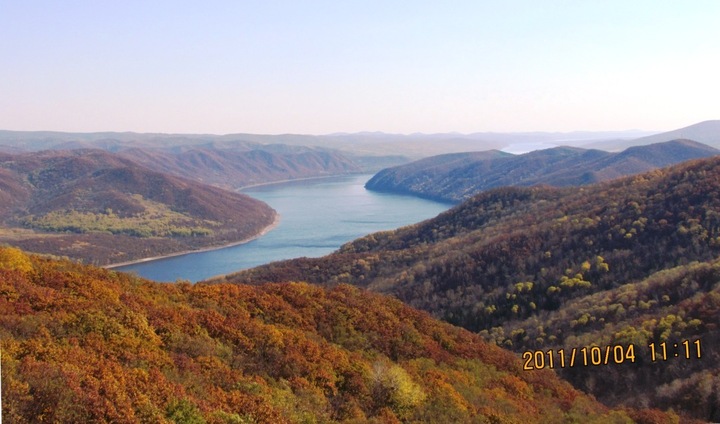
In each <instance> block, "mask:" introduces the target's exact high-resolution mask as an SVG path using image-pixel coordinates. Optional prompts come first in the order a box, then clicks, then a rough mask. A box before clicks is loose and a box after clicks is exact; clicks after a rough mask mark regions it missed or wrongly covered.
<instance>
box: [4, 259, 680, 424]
mask: <svg viewBox="0 0 720 424" xmlns="http://www.w3.org/2000/svg"><path fill="white" fill-rule="evenodd" d="M0 343H1V345H2V394H3V410H2V413H3V418H4V419H5V421H6V422H12V423H14V424H22V423H37V422H77V423H80V422H113V423H135V422H152V423H172V422H175V423H283V422H354V423H359V422H376V423H396V422H418V421H422V422H433V423H440V422H458V423H459V422H473V423H511V422H522V423H526V422H527V423H530V422H538V423H560V422H583V423H592V422H596V423H608V422H609V423H630V422H633V421H635V422H640V423H672V422H677V419H678V417H677V416H676V415H675V414H674V413H663V412H660V411H657V410H637V409H624V410H609V409H607V408H606V407H604V406H603V405H601V404H599V403H598V402H596V401H595V400H593V399H592V398H590V397H588V396H586V395H584V394H581V393H580V392H578V391H576V390H574V389H573V388H572V387H571V386H570V385H569V384H567V383H566V382H563V381H561V380H560V379H558V378H557V377H556V376H555V375H554V374H553V373H552V372H550V371H547V370H545V371H532V372H528V371H525V370H523V367H522V363H521V362H520V361H519V360H518V359H517V358H515V357H514V355H513V354H511V353H510V352H507V351H504V350H502V349H500V348H498V347H496V346H493V345H490V344H487V343H485V342H484V341H482V339H481V337H479V336H478V335H476V334H472V333H470V332H468V331H466V330H462V329H460V328H457V327H453V326H451V325H449V324H446V323H442V322H440V321H437V320H435V319H432V318H430V316H429V315H428V314H426V313H424V312H419V311H417V310H414V309H412V308H410V307H408V306H406V305H404V304H402V303H401V302H399V301H397V300H394V299H391V298H389V297H384V296H381V295H377V294H372V293H369V292H367V291H364V290H361V289H358V288H354V287H351V286H347V285H342V286H338V287H335V288H334V289H323V288H319V287H317V286H311V285H308V284H303V283H287V284H267V285H263V286H260V287H251V286H241V285H201V284H199V285H194V286H193V285H190V284H187V283H179V284H158V283H153V282H150V281H147V280H143V279H140V278H138V277H136V276H132V275H128V274H123V273H117V272H114V271H109V270H104V269H99V268H94V267H88V266H82V265H78V264H77V263H73V262H68V261H55V260H50V259H42V258H38V257H33V256H28V255H26V254H25V253H23V252H22V251H20V250H18V249H15V248H0Z"/></svg>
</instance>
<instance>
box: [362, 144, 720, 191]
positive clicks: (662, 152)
mask: <svg viewBox="0 0 720 424" xmlns="http://www.w3.org/2000/svg"><path fill="white" fill-rule="evenodd" d="M717 154H720V150H717V149H715V148H712V147H710V146H707V145H704V144H701V143H697V142H694V141H690V140H673V141H667V142H664V143H656V144H651V145H646V146H637V147H630V148H628V149H627V150H625V151H623V152H620V153H609V152H604V151H601V150H586V149H581V148H577V147H556V148H552V149H545V150H536V151H533V152H530V153H525V154H522V155H511V154H509V153H504V152H501V151H497V150H494V151H488V152H472V153H456V154H449V155H440V156H434V157H429V158H425V159H421V160H419V161H416V162H412V163H409V164H405V165H400V166H396V167H393V168H388V169H384V170H382V171H380V172H379V173H377V174H376V175H375V176H373V178H372V179H370V180H369V181H368V182H367V184H366V186H365V187H366V188H368V189H369V190H375V191H385V192H394V193H405V194H413V195H417V196H422V197H427V198H432V199H438V200H443V201H449V202H459V201H462V200H465V199H468V198H470V197H472V196H473V195H475V194H477V193H479V192H481V191H484V190H488V189H491V188H495V187H502V186H532V185H538V184H547V185H552V186H574V185H586V184H591V183H595V182H599V181H606V180H610V179H613V178H617V177H620V176H624V175H632V174H637V173H641V172H645V171H648V170H651V169H657V168H661V167H664V166H668V165H672V164H675V163H679V162H682V161H686V160H689V159H695V158H702V157H708V156H714V155H717Z"/></svg>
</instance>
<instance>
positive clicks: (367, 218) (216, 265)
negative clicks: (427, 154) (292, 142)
mask: <svg viewBox="0 0 720 424" xmlns="http://www.w3.org/2000/svg"><path fill="white" fill-rule="evenodd" d="M370 177H371V175H352V176H344V177H333V178H323V179H314V180H305V181H294V182H290V183H282V184H272V185H266V186H259V187H253V188H248V189H245V190H243V192H244V193H245V194H248V195H250V196H252V197H254V198H256V199H260V200H262V201H264V202H265V203H267V204H269V205H270V206H271V207H272V208H274V209H275V210H276V211H278V213H279V214H280V223H279V225H278V226H277V227H275V229H273V230H272V231H270V232H269V233H267V234H265V235H263V236H262V237H260V238H258V239H256V240H253V241H251V242H249V243H246V244H241V245H237V246H232V247H227V248H223V249H218V250H212V251H208V252H198V253H189V254H186V255H182V256H175V257H171V258H165V259H158V260H155V261H150V262H143V263H139V264H135V265H128V266H124V267H119V268H116V269H117V270H119V271H129V272H135V273H137V274H138V275H140V276H141V277H145V278H149V279H152V280H156V281H168V282H169V281H177V280H179V279H180V280H189V281H192V282H195V281H199V280H203V279H206V278H209V277H213V276H216V275H221V274H228V273H231V272H234V271H238V270H241V269H244V268H250V267H253V266H257V265H261V264H265V263H268V262H272V261H277V260H281V259H290V258H297V257H302V256H306V257H319V256H323V255H326V254H328V253H331V252H333V251H334V250H337V249H338V248H339V247H340V246H341V245H342V244H344V243H346V242H348V241H351V240H354V239H356V238H358V237H361V236H364V235H366V234H369V233H372V232H376V231H381V230H390V229H394V228H398V227H401V226H404V225H408V224H412V223H415V222H420V221H422V220H425V219H428V218H432V217H434V216H436V215H437V214H439V213H440V212H443V211H445V210H447V209H448V208H449V207H450V205H449V204H446V203H438V202H434V201H432V200H426V199H419V198H416V197H412V196H404V195H397V194H388V193H375V192H372V191H368V190H365V188H364V185H365V182H367V180H368V179H370Z"/></svg>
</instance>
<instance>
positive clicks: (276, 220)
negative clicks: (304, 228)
mask: <svg viewBox="0 0 720 424" xmlns="http://www.w3.org/2000/svg"><path fill="white" fill-rule="evenodd" d="M278 224H280V214H279V213H277V212H276V213H275V217H274V219H273V222H272V223H270V225H268V226H267V227H265V228H263V229H262V230H261V231H260V232H259V233H257V234H255V235H254V236H252V237H248V238H245V239H242V240H240V241H235V242H232V243H227V244H223V245H220V246H209V247H203V248H201V249H194V250H183V251H181V252H175V253H170V254H167V255H161V256H152V257H149V258H141V259H134V260H132V261H126V262H118V263H115V264H110V265H103V266H102V268H105V269H114V268H119V267H123V266H128V265H135V264H141V263H145V262H151V261H157V260H160V259H167V258H174V257H176V256H183V255H188V254H191V253H202V252H211V251H213V250H220V249H225V248H227V247H233V246H239V245H241V244H245V243H249V242H251V241H253V240H257V239H258V238H260V237H262V236H264V235H265V234H267V233H269V232H270V231H272V230H274V229H275V227H277V226H278Z"/></svg>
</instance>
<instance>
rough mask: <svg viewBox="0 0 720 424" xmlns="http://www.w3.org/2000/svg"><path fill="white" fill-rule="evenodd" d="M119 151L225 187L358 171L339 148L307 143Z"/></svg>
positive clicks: (166, 170) (157, 168)
mask: <svg viewBox="0 0 720 424" xmlns="http://www.w3.org/2000/svg"><path fill="white" fill-rule="evenodd" d="M120 154H121V155H122V156H124V157H126V158H129V159H132V160H133V161H136V162H138V163H140V164H143V165H144V166H146V167H148V168H150V169H152V170H155V171H159V172H164V173H168V174H171V175H176V176H180V177H184V178H191V179H193V180H196V181H201V182H203V183H206V184H212V185H217V186H220V187H225V188H229V189H237V188H239V187H243V186H247V185H252V184H259V183H266V182H272V181H281V180H291V179H298V178H311V177H324V176H329V175H342V174H349V173H357V172H361V171H362V169H361V168H360V166H358V165H357V164H355V163H354V162H353V161H352V160H351V159H349V158H347V157H346V156H344V155H343V154H341V153H340V152H337V151H329V150H323V149H311V148H307V147H292V146H259V147H255V148H253V149H247V148H223V147H222V146H215V145H208V146H191V147H186V148H183V149H177V148H176V149H151V148H132V149H124V150H122V151H121V152H120Z"/></svg>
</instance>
